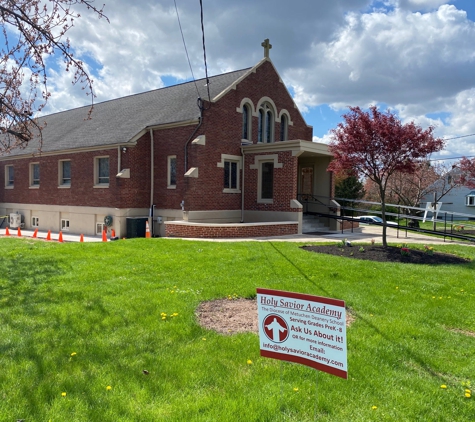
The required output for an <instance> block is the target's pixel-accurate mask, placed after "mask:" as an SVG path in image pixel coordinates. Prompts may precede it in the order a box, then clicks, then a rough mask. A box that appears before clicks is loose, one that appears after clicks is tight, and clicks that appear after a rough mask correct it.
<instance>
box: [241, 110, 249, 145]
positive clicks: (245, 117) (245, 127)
mask: <svg viewBox="0 0 475 422" xmlns="http://www.w3.org/2000/svg"><path fill="white" fill-rule="evenodd" d="M242 139H247V140H251V110H250V108H249V105H248V104H245V105H244V106H243V108H242Z"/></svg>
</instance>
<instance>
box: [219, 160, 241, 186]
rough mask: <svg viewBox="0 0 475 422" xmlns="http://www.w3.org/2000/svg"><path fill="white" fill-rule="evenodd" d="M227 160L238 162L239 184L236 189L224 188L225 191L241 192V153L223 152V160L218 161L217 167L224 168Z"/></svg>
mask: <svg viewBox="0 0 475 422" xmlns="http://www.w3.org/2000/svg"><path fill="white" fill-rule="evenodd" d="M225 161H229V162H232V163H237V170H236V171H237V175H236V176H237V184H236V189H229V188H223V193H241V168H242V157H241V156H240V155H230V154H221V161H220V162H218V163H217V167H219V168H222V169H223V170H224V162H225Z"/></svg>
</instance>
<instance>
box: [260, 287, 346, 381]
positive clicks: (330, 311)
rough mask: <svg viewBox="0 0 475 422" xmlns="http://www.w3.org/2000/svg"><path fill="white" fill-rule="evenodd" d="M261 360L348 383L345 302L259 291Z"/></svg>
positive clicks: (264, 290) (290, 293) (297, 294)
mask: <svg viewBox="0 0 475 422" xmlns="http://www.w3.org/2000/svg"><path fill="white" fill-rule="evenodd" d="M257 309H258V315H259V341H260V350H261V356H264V357H268V358H273V359H279V360H285V361H289V362H296V363H300V364H303V365H307V366H310V367H312V368H314V369H318V370H320V371H324V372H327V373H329V374H332V375H336V376H338V377H341V378H344V379H347V378H348V371H347V353H346V310H345V302H344V301H342V300H338V299H330V298H325V297H320V296H313V295H307V294H301V293H293V292H284V291H281V290H270V289H261V288H258V289H257Z"/></svg>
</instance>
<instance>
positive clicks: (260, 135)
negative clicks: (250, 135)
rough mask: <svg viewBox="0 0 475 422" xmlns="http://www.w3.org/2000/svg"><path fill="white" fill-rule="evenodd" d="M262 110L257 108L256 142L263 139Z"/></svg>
mask: <svg viewBox="0 0 475 422" xmlns="http://www.w3.org/2000/svg"><path fill="white" fill-rule="evenodd" d="M264 126H265V124H264V110H263V109H262V108H260V109H259V126H258V129H257V130H258V137H257V138H258V139H257V142H262V141H263V139H264V136H263V131H264Z"/></svg>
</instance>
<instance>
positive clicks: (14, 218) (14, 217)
mask: <svg viewBox="0 0 475 422" xmlns="http://www.w3.org/2000/svg"><path fill="white" fill-rule="evenodd" d="M18 227H22V224H21V214H18V213H13V214H10V228H11V229H17V228H18Z"/></svg>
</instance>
